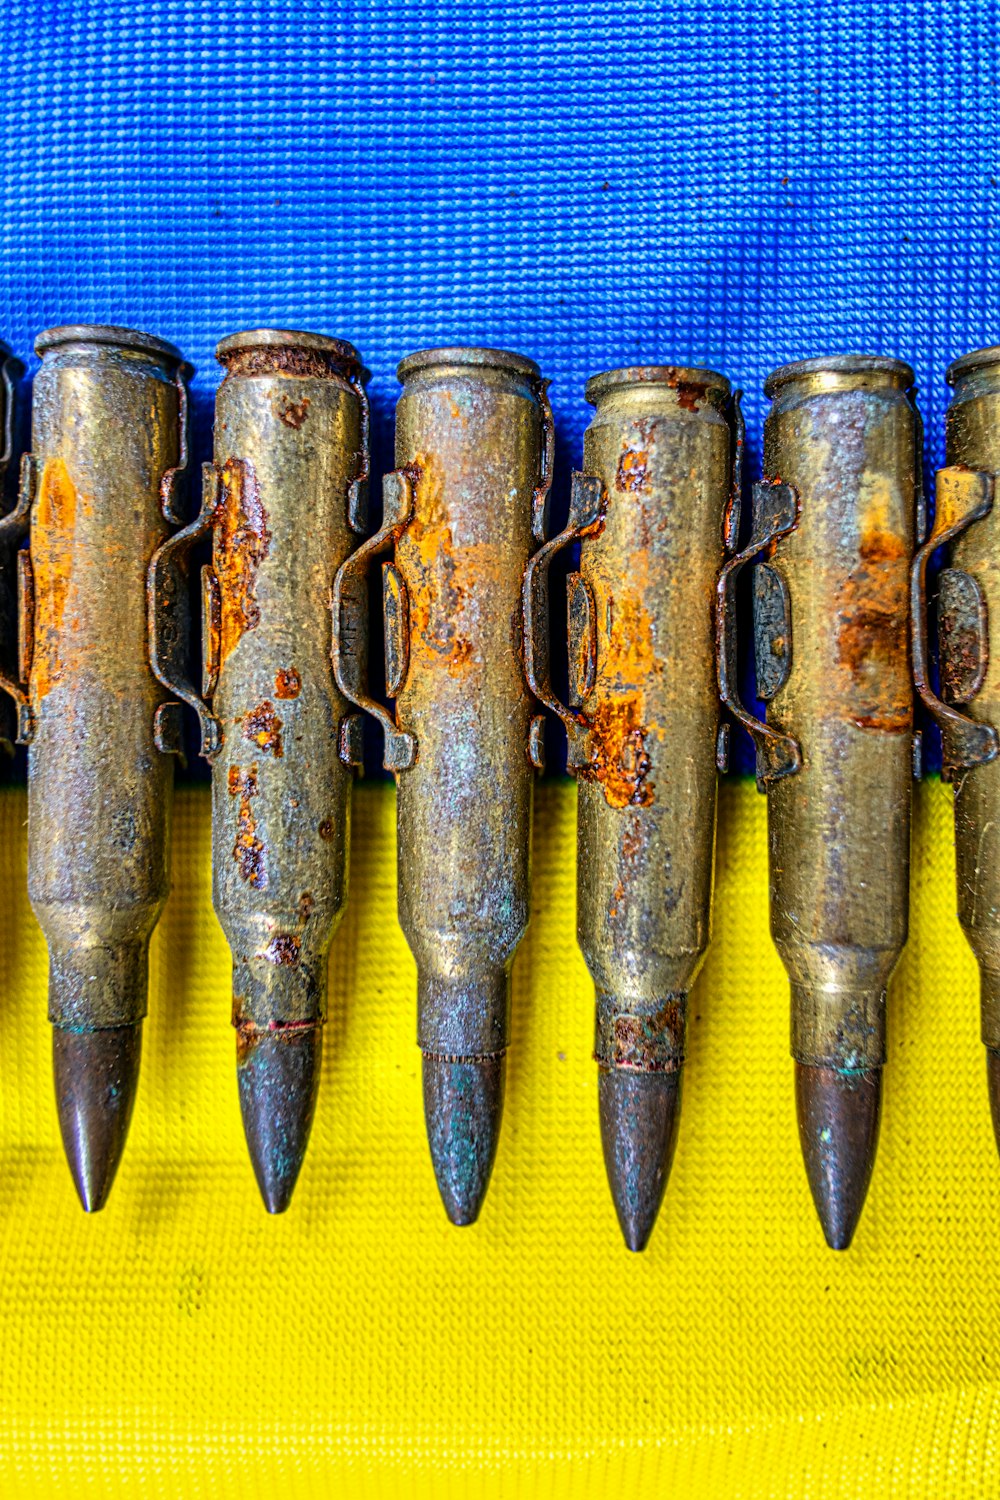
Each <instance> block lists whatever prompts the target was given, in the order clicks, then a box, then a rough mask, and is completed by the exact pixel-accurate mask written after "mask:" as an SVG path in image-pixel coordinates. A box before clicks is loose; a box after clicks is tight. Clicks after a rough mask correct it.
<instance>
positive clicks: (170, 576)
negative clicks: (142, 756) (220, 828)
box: [146, 429, 222, 760]
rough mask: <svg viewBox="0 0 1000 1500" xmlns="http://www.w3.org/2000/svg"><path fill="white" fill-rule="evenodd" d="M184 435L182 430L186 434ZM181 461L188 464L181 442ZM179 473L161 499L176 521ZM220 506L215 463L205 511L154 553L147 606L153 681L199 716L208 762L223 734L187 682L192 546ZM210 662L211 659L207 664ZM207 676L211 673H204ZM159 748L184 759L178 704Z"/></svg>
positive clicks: (160, 724)
mask: <svg viewBox="0 0 1000 1500" xmlns="http://www.w3.org/2000/svg"><path fill="white" fill-rule="evenodd" d="M182 430H183V429H182ZM181 457H182V459H184V460H186V457H187V453H186V444H184V443H183V440H182V448H181ZM179 472H180V466H179V467H178V469H171V470H168V471H167V473H166V474H165V475H164V476H163V482H162V484H161V489H160V494H161V497H162V502H163V514H164V516H165V517H166V519H167V520H168V521H174V522H175V523H176V520H177V512H176V510H175V499H176V481H175V479H174V477H172V476H175V475H177V474H178V473H179ZM218 500H219V471H218V469H217V468H216V467H215V465H214V464H212V463H207V464H204V465H203V466H202V499H201V509H200V511H199V512H198V514H197V516H196V517H195V519H194V520H193V521H192V522H191V523H190V524H189V525H187V526H184V527H182V528H181V530H180V531H176V532H174V534H173V535H172V536H169V537H167V539H166V541H165V542H163V543H161V545H160V546H159V547H157V549H156V551H155V552H154V553H153V557H152V561H151V562H150V564H149V571H148V573H147V575H146V605H147V610H148V616H147V617H148V621H149V661H150V666H151V667H152V669H153V675H154V677H155V678H156V679H157V681H158V682H161V683H162V684H163V686H164V687H165V688H166V689H167V691H168V692H170V693H174V694H175V695H176V696H177V697H178V698H180V699H181V701H182V702H184V703H186V704H187V705H188V707H189V708H192V709H194V711H195V713H196V714H197V715H198V723H199V726H200V728H201V753H202V755H203V756H204V757H205V759H206V760H211V759H212V757H213V756H214V755H217V754H218V752H219V750H220V748H221V746H222V728H221V726H220V724H219V721H218V719H217V718H216V717H215V715H214V714H213V713H212V711H211V709H210V708H209V707H208V704H207V703H206V702H205V700H204V699H203V698H202V696H201V694H200V693H199V692H198V690H197V688H196V687H195V686H194V684H193V683H192V682H191V680H190V677H189V676H188V657H189V653H190V644H191V600H190V588H189V573H190V553H191V548H192V547H193V546H194V544H195V543H196V542H198V541H200V539H201V538H202V537H203V536H206V535H208V533H209V532H210V531H211V529H212V523H213V521H214V519H215V512H216V508H217V505H218ZM206 659H207V658H206ZM205 675H206V676H208V672H207V671H206V673H205ZM153 738H154V740H155V742H156V748H157V749H158V750H160V751H162V753H163V754H164V755H169V754H180V751H181V744H182V739H181V709H180V704H179V703H174V702H168V703H161V704H160V706H159V708H158V709H157V710H156V716H155V718H154V721H153Z"/></svg>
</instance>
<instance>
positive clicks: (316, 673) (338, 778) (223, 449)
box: [205, 329, 368, 1212]
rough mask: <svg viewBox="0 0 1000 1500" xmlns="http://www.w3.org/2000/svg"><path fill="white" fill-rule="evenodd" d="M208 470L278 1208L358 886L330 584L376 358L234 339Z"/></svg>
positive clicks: (221, 809) (222, 861)
mask: <svg viewBox="0 0 1000 1500" xmlns="http://www.w3.org/2000/svg"><path fill="white" fill-rule="evenodd" d="M217 356H218V359H219V361H220V362H221V364H222V365H223V367H224V369H225V376H224V379H223V381H222V384H221V386H220V387H219V391H218V395H217V397H216V407H215V462H214V465H213V466H212V467H211V468H210V470H209V472H208V476H207V479H208V487H209V490H210V492H211V493H210V494H209V496H208V497H207V499H206V509H208V510H210V511H211V514H212V538H213V560H212V565H211V568H210V569H208V570H207V572H206V577H205V584H206V588H207V596H208V607H207V610H206V618H207V621H208V626H209V628H208V631H207V650H206V670H205V688H206V692H207V694H208V696H209V697H210V698H211V703H212V709H213V712H214V714H215V716H216V718H217V719H218V721H219V725H220V730H221V737H222V743H221V749H220V750H219V752H218V753H217V754H216V755H215V757H214V760H213V773H212V842H213V894H214V902H215V910H216V914H217V915H218V918H219V921H220V923H221V924H222V928H223V930H224V932H225V934H226V938H227V940H228V942H229V946H230V948H231V950H232V955H233V1025H234V1026H235V1027H236V1033H237V1076H238V1080H239V1091H240V1104H241V1108H242V1113H243V1121H244V1127H245V1130H246V1134H247V1140H248V1144H249V1147H250V1151H251V1156H252V1158H253V1162H254V1167H255V1171H256V1174H257V1179H258V1182H259V1185H260V1188H261V1192H262V1194H263V1196H264V1200H265V1202H266V1204H267V1207H268V1208H269V1210H270V1211H271V1212H278V1211H280V1210H281V1209H283V1208H285V1207H286V1206H287V1204H288V1201H289V1199H290V1197H291V1193H292V1189H293V1187H294V1184H295V1181H296V1178H297V1175H298V1170H299V1166H300V1164H301V1161H302V1157H303V1155H304V1152H305V1148H306V1144H307V1141H308V1135H309V1129H310V1125H311V1122H312V1117H313V1110H314V1105H315V1099H316V1090H317V1085H318V1080H319V1068H320V1058H321V1028H322V1026H323V1023H324V1021H325V1019H326V1000H327V959H328V953H329V948H330V942H331V939H332V937H333V933H334V930H335V928H336V925H337V923H338V922H339V920H340V916H341V912H342V909H343V905H344V901H345V898H346V881H347V851H348V838H349V820H350V794H351V780H352V773H351V769H350V767H349V766H348V765H347V764H345V763H344V761H343V760H342V759H341V757H340V755H339V753H338V745H339V727H340V722H341V720H342V719H343V718H344V716H345V713H346V704H345V702H344V699H343V697H342V696H341V694H340V692H339V691H338V689H337V686H336V683H335V681H334V677H333V668H332V663H331V658H330V652H331V626H330V591H331V587H332V583H333V577H334V574H335V572H336V570H337V568H338V567H339V566H340V564H341V563H342V562H343V560H344V558H345V557H346V556H347V555H348V553H349V552H350V551H351V549H352V547H353V545H354V543H355V541H356V537H355V534H354V532H355V530H356V529H357V528H359V527H360V526H361V524H362V523H363V513H362V510H361V508H360V502H361V500H362V498H363V486H364V484H365V483H366V480H367V474H368V453H367V434H368V422H367V403H366V398H365V394H364V388H363V385H362V369H361V360H360V357H359V356H358V354H357V351H356V350H355V349H354V348H353V347H352V346H351V345H350V344H347V343H343V342H341V341H339V340H336V339H330V338H325V337H321V336H319V335H316V334H308V333H291V332H286V331H284V330H280V329H255V330H253V331H250V332H246V333H238V334H234V335H233V336H232V337H230V338H226V339H223V341H222V343H220V345H219V347H218V350H217Z"/></svg>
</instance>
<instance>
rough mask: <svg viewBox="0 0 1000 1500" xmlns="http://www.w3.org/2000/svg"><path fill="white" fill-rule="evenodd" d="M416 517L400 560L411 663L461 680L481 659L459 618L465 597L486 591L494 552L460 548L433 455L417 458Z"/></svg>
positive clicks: (403, 539) (403, 541)
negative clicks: (440, 669) (433, 668)
mask: <svg viewBox="0 0 1000 1500" xmlns="http://www.w3.org/2000/svg"><path fill="white" fill-rule="evenodd" d="M414 468H415V470H416V474H417V484H416V506H415V514H414V516H413V519H412V521H411V522H410V525H409V527H408V528H407V530H406V532H405V533H404V534H403V536H402V537H401V538H400V542H399V546H398V548H397V560H398V561H399V562H400V564H401V567H402V570H403V573H404V577H405V581H406V587H407V594H408V599H409V613H410V655H411V660H413V659H417V660H421V661H423V663H424V664H425V665H430V666H433V667H436V668H440V667H444V668H445V670H446V671H447V672H448V674H449V675H450V676H452V677H461V676H463V675H464V674H465V673H466V672H467V671H468V670H469V668H470V667H471V666H472V665H474V664H475V663H476V662H477V660H478V658H477V657H476V653H475V648H474V647H473V644H472V642H471V641H470V640H469V639H468V637H467V636H465V635H463V634H462V631H461V620H462V615H463V610H464V607H465V603H466V600H467V598H468V597H469V596H470V595H471V594H472V593H474V592H483V593H487V592H488V590H489V586H490V582H491V581H492V572H491V569H490V567H489V561H488V558H489V552H490V549H487V548H483V547H465V548H458V549H456V547H455V544H454V538H453V535H452V529H451V526H450V525H449V524H448V520H447V517H446V515H445V510H444V483H443V479H442V476H441V472H440V469H439V467H438V466H437V464H436V462H435V460H434V458H433V456H432V455H428V454H419V455H418V457H417V459H416V463H415V465H414Z"/></svg>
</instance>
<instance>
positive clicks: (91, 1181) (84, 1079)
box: [52, 1026, 142, 1214]
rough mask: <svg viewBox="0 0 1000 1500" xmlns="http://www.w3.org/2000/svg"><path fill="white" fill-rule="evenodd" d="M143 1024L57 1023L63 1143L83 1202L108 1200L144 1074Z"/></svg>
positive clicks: (95, 1206)
mask: <svg viewBox="0 0 1000 1500" xmlns="http://www.w3.org/2000/svg"><path fill="white" fill-rule="evenodd" d="M141 1052H142V1027H141V1026H112V1027H108V1028H107V1029H106V1030H101V1031H67V1030H65V1029H64V1028H63V1027H61V1026H55V1027H53V1029H52V1064H53V1073H54V1075H55V1087H56V1107H57V1109H58V1111H59V1128H60V1130H61V1132H62V1139H63V1149H64V1151H65V1152H66V1160H67V1161H68V1162H69V1169H70V1172H71V1173H72V1174H73V1181H74V1183H75V1184H76V1190H77V1192H78V1193H79V1195H80V1202H81V1203H82V1204H83V1206H84V1208H85V1209H86V1211H87V1213H89V1214H93V1213H97V1212H98V1210H99V1209H102V1208H103V1207H104V1205H105V1203H106V1202H107V1197H108V1194H109V1193H110V1191H111V1184H112V1183H113V1182H114V1180H115V1173H116V1172H117V1170H118V1163H119V1161H120V1160H121V1155H122V1151H123V1150H124V1147H125V1138H126V1136H127V1135H128V1127H129V1121H130V1120H131V1118H132V1106H133V1104H134V1103H135V1094H136V1086H137V1083H138V1079H139V1058H140V1055H141Z"/></svg>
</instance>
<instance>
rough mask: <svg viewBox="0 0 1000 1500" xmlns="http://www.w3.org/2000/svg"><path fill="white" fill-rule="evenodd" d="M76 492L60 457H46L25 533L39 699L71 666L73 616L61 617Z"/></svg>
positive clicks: (33, 676)
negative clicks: (28, 534) (28, 546)
mask: <svg viewBox="0 0 1000 1500" xmlns="http://www.w3.org/2000/svg"><path fill="white" fill-rule="evenodd" d="M76 512H77V496H76V490H75V488H74V486H73V481H72V479H71V478H70V475H69V470H68V469H67V467H66V464H65V462H64V460H63V459H61V458H54V459H50V460H49V462H48V463H47V464H46V465H45V468H44V470H43V473H42V481H41V484H40V485H39V490H38V499H37V501H36V505H35V518H34V525H33V527H32V532H31V563H32V571H33V573H34V585H35V622H34V625H35V642H34V653H33V656H32V664H31V691H32V697H33V699H34V701H35V703H39V702H40V701H41V700H42V699H43V698H44V697H45V696H46V694H47V693H49V692H50V691H51V689H52V688H53V687H55V686H56V684H57V683H58V682H59V681H60V680H61V678H62V676H63V674H64V672H65V671H66V669H67V667H69V666H71V662H72V655H73V642H72V641H71V640H70V639H68V637H69V636H70V634H71V633H72V632H73V631H75V630H76V629H77V628H78V621H76V620H75V619H73V618H70V620H69V621H65V620H64V615H65V611H66V601H67V598H68V597H69V590H70V584H71V583H72V577H73V574H72V568H73V541H74V534H75V531H76Z"/></svg>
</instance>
